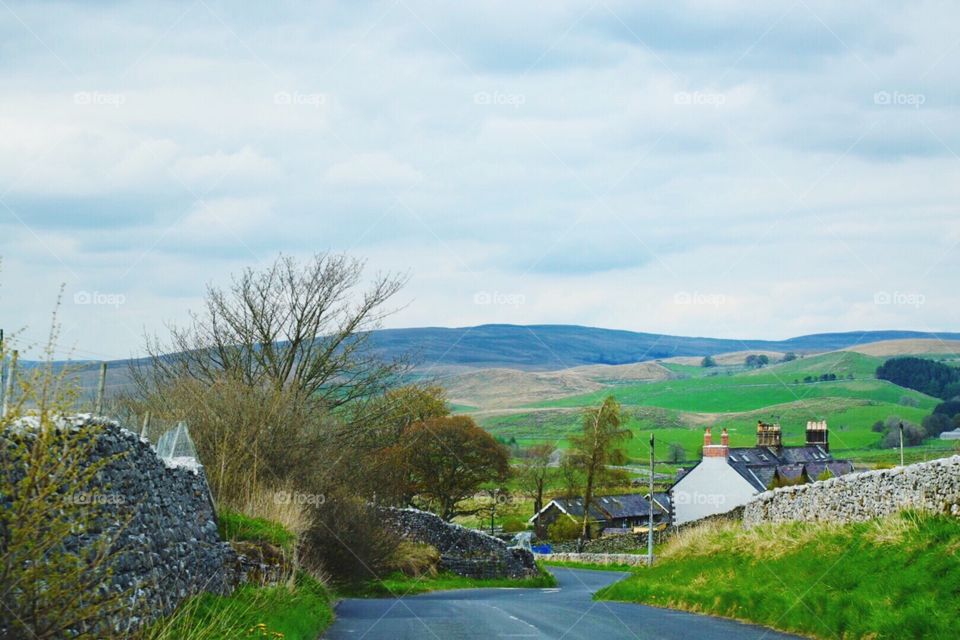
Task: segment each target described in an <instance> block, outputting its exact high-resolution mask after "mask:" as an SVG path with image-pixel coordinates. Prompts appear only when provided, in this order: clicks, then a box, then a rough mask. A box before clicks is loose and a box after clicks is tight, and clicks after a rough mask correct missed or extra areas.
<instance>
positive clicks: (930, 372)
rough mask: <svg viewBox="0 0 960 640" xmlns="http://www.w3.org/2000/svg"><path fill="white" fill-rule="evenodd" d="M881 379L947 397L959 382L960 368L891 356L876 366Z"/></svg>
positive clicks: (954, 390) (919, 359)
mask: <svg viewBox="0 0 960 640" xmlns="http://www.w3.org/2000/svg"><path fill="white" fill-rule="evenodd" d="M877 377H878V378H880V379H881V380H889V381H890V382H892V383H894V384H897V385H900V386H901V387H906V388H908V389H914V390H916V391H919V392H921V393H925V394H927V395H930V396H934V397H937V398H944V399H949V398H950V397H952V394H953V393H955V392H956V389H957V387H956V386H955V385H957V384H958V383H960V369H957V368H955V367H951V366H948V365H945V364H943V363H942V362H935V361H933V360H927V359H925V358H914V357H904V358H891V359H889V360H887V361H886V362H884V363H883V364H882V365H880V366H879V367H878V368H877Z"/></svg>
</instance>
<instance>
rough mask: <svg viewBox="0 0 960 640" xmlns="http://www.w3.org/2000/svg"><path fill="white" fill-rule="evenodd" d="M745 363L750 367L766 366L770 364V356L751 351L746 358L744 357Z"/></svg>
mask: <svg viewBox="0 0 960 640" xmlns="http://www.w3.org/2000/svg"><path fill="white" fill-rule="evenodd" d="M743 363H744V364H745V365H746V366H747V367H750V368H751V369H759V368H760V367H765V366H767V365H768V364H770V356H768V355H766V354H759V355H758V354H754V353H751V354H750V355H748V356H747V357H746V358H744V360H743Z"/></svg>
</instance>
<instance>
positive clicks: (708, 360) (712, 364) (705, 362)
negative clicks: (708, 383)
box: [700, 356, 717, 367]
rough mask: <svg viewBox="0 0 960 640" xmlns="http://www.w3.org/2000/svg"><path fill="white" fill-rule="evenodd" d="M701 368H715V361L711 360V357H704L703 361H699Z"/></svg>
mask: <svg viewBox="0 0 960 640" xmlns="http://www.w3.org/2000/svg"><path fill="white" fill-rule="evenodd" d="M700 366H701V367H715V366H717V361H716V360H714V359H713V356H704V357H703V360H701V361H700Z"/></svg>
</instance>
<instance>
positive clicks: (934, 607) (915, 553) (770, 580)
mask: <svg viewBox="0 0 960 640" xmlns="http://www.w3.org/2000/svg"><path fill="white" fill-rule="evenodd" d="M958 538H960V521H958V520H957V519H956V518H953V517H950V516H939V515H925V514H924V515H918V514H915V513H909V512H905V513H903V514H900V515H896V516H892V517H888V518H883V519H880V520H874V521H871V522H864V523H856V524H847V525H838V524H826V523H790V524H783V525H763V526H760V527H755V528H752V529H749V530H745V529H743V528H742V526H741V525H740V523H736V522H733V523H711V524H706V525H701V526H699V527H694V528H692V529H690V530H686V531H683V532H681V533H680V534H678V535H677V536H676V537H675V538H674V539H672V540H671V541H670V542H668V543H667V544H666V546H665V548H664V550H663V551H662V552H661V554H660V556H659V557H660V560H659V562H658V563H657V564H655V565H654V566H653V567H652V568H651V569H644V570H643V571H637V572H635V573H634V574H633V575H632V576H630V577H629V578H627V579H626V580H624V581H621V582H618V583H616V584H614V585H612V586H610V587H607V588H605V589H603V590H601V591H600V592H599V593H598V594H597V597H598V598H599V599H604V600H621V601H629V602H642V603H645V604H651V605H655V606H661V607H671V608H679V609H685V610H688V611H696V612H699V613H708V614H712V615H720V616H727V617H731V618H737V619H741V620H749V621H752V622H755V623H758V624H762V625H767V626H773V627H776V628H778V629H782V630H784V631H790V632H795V633H800V634H804V635H812V636H816V637H821V638H877V639H878V640H882V639H885V638H949V637H954V635H955V624H956V622H955V621H956V617H957V615H958V614H960V601H958V600H957V598H956V597H955V594H956V593H957V591H958V590H960V563H958V562H957V553H958V545H957V542H956V541H957V540H958ZM825 568H829V571H826V570H825ZM784 576H789V580H787V581H785V580H784ZM877 603H882V604H883V606H877Z"/></svg>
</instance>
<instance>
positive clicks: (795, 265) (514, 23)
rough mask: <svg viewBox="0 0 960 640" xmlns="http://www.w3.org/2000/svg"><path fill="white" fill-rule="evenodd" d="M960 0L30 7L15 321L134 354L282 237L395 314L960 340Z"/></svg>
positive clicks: (2, 148) (12, 182)
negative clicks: (365, 287) (321, 258)
mask: <svg viewBox="0 0 960 640" xmlns="http://www.w3.org/2000/svg"><path fill="white" fill-rule="evenodd" d="M958 20H960V7H958V6H957V5H956V4H954V3H950V2H923V1H921V2H877V1H870V2H844V3H836V2H814V1H813V0H798V1H796V2H790V1H787V2H764V3H756V2H732V1H731V2H724V1H719V0H715V1H711V0H707V1H701V2H697V3H690V2H684V1H682V0H681V1H673V2H636V1H624V2H618V1H615V0H598V1H596V2H589V1H588V2H562V1H557V0H551V1H549V2H516V1H512V2H506V1H504V2H499V1H485V2H455V3H450V2H419V1H416V0H395V1H387V2H382V3H377V2H372V3H356V2H342V3H330V2H309V3H308V2H303V3H291V2H270V3H243V4H240V3H229V2H222V3H221V2H214V1H213V0H196V1H195V2H190V1H187V2H182V3H181V2H155V3H143V2H99V1H96V2H95V1H88V2H82V3H80V2H77V3H64V4H61V3H54V2H16V1H13V0H0V259H2V264H0V327H4V328H5V329H6V330H7V332H8V334H9V332H10V331H13V330H16V329H20V330H21V331H20V334H19V338H18V340H19V344H20V345H21V346H22V347H23V348H25V349H27V348H28V347H30V345H37V344H42V343H43V342H44V340H45V339H46V336H47V331H48V328H49V326H50V314H51V312H52V311H53V310H54V308H55V306H56V301H57V293H58V291H59V289H60V287H61V286H62V287H63V299H62V303H61V305H60V307H59V321H60V323H61V326H62V330H61V335H60V340H59V343H58V354H70V355H72V356H73V357H75V358H82V359H88V358H90V359H100V358H104V359H106V358H122V357H128V356H130V355H137V354H140V353H142V351H143V336H144V334H145V333H147V334H155V333H159V334H161V335H162V334H163V332H164V331H165V329H164V327H165V326H167V325H168V324H170V323H182V322H184V321H185V320H186V319H187V318H188V313H189V311H190V310H196V309H199V308H200V305H201V304H202V300H203V295H204V291H205V288H206V286H207V285H208V284H211V283H212V284H215V285H223V284H226V283H228V282H229V279H230V274H232V273H237V272H239V271H240V270H242V269H243V268H245V267H248V266H251V267H258V266H263V265H266V264H269V263H270V262H271V261H272V260H273V259H274V258H275V257H276V256H277V255H278V254H279V253H281V252H282V253H284V254H289V255H294V256H298V257H303V258H306V257H308V256H310V255H312V254H313V253H316V252H327V251H330V252H337V253H339V252H346V253H349V254H350V255H352V256H356V257H358V258H361V259H363V260H365V261H366V273H368V274H369V275H370V276H371V277H372V276H373V275H374V274H376V273H386V272H392V273H402V274H406V275H407V276H408V277H409V282H408V284H407V286H406V287H405V288H404V290H403V291H402V292H401V293H400V294H399V296H398V297H397V298H396V303H397V304H396V306H397V307H398V308H400V310H399V311H398V312H397V313H396V314H394V315H392V316H390V317H389V318H388V319H387V320H386V321H385V325H386V326H391V327H411V326H470V325H476V324H484V323H516V324H535V323H551V324H582V325H591V326H600V327H609V328H619V329H629V330H635V331H646V332H657V333H670V334H677V335H699V336H712V337H728V338H755V339H759V338H771V339H776V338H786V337H790V336H796V335H802V334H808V333H817V332H826V331H853V330H866V329H914V330H923V331H957V330H958V325H957V324H956V319H957V317H958V316H960V300H958V298H957V295H956V276H957V273H958V266H960V265H958V261H960V216H958V213H957V212H958V207H960V156H958V154H960V117H958V115H960V114H958V105H960V82H958V81H960V35H958V33H957V30H956V25H957V23H958Z"/></svg>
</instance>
